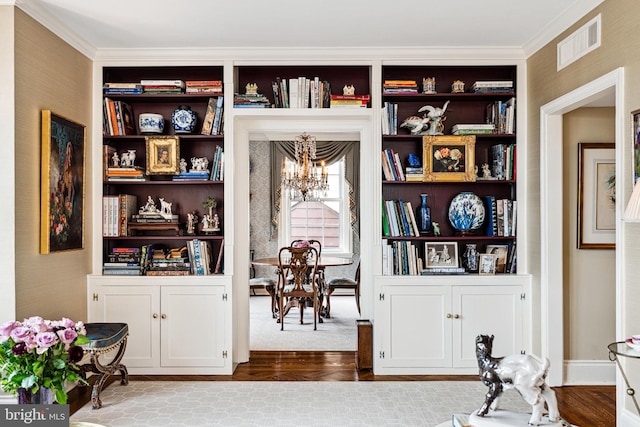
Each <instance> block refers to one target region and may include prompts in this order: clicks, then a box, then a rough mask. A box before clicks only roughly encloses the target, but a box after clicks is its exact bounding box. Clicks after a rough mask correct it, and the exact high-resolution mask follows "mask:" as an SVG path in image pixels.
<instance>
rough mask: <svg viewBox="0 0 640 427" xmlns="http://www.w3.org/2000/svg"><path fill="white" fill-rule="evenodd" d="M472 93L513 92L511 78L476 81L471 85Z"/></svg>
mask: <svg viewBox="0 0 640 427" xmlns="http://www.w3.org/2000/svg"><path fill="white" fill-rule="evenodd" d="M471 92H473V93H495V92H513V80H486V81H477V82H475V83H474V84H472V85H471Z"/></svg>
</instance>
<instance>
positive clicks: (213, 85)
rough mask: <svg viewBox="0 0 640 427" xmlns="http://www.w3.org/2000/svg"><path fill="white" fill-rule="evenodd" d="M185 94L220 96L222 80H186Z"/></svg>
mask: <svg viewBox="0 0 640 427" xmlns="http://www.w3.org/2000/svg"><path fill="white" fill-rule="evenodd" d="M184 84H185V93H194V94H211V95H222V80H187V81H186V82H184Z"/></svg>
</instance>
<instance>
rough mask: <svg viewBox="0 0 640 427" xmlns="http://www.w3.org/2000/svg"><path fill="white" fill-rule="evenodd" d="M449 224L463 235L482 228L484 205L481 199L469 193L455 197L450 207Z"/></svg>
mask: <svg viewBox="0 0 640 427" xmlns="http://www.w3.org/2000/svg"><path fill="white" fill-rule="evenodd" d="M449 222H451V225H452V226H453V228H455V229H456V230H457V231H459V232H461V233H465V232H473V231H476V230H478V229H479V228H480V227H482V224H483V222H484V205H483V204H482V200H481V199H480V197H478V196H476V195H475V194H473V193H471V192H469V191H465V192H462V193H460V194H458V195H457V196H455V197H454V198H453V200H452V201H451V204H450V205H449Z"/></svg>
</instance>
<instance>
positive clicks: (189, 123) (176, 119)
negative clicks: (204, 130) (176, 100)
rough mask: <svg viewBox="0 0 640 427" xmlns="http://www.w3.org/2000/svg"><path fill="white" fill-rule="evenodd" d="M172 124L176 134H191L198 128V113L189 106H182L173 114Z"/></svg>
mask: <svg viewBox="0 0 640 427" xmlns="http://www.w3.org/2000/svg"><path fill="white" fill-rule="evenodd" d="M171 124H172V125H173V130H174V131H175V132H176V133H191V132H193V129H194V128H195V127H196V113H194V112H193V111H191V107H189V106H188V105H181V106H179V107H178V108H176V109H175V110H174V111H173V113H172V114H171Z"/></svg>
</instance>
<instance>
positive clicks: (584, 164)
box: [578, 142, 637, 249]
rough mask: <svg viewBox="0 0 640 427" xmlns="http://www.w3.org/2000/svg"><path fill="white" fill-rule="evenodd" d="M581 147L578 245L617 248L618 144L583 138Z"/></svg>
mask: <svg viewBox="0 0 640 427" xmlns="http://www.w3.org/2000/svg"><path fill="white" fill-rule="evenodd" d="M578 147H579V151H580V152H579V170H578V174H579V177H578V187H579V188H578V249H614V248H615V242H616V157H615V156H616V153H615V144H614V143H608V142H606V143H597V142H595V143H594V142H583V143H580V144H578ZM636 160H637V159H636Z"/></svg>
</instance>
